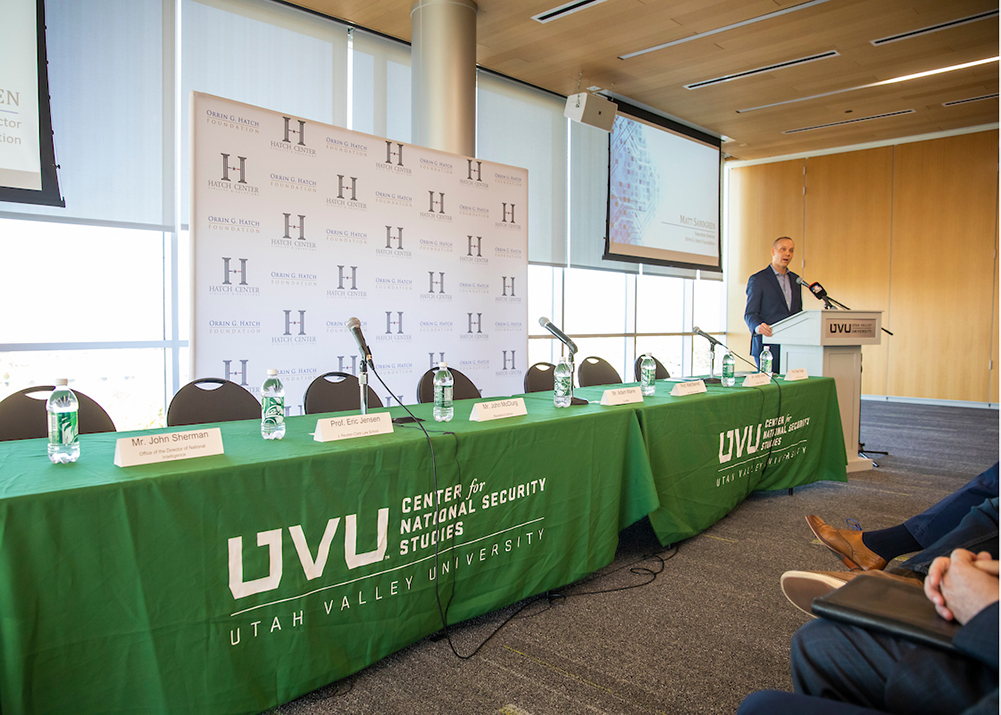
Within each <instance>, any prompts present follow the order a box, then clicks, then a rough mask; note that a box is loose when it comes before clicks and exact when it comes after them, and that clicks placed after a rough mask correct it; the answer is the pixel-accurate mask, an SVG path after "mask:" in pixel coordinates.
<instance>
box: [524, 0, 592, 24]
mask: <svg viewBox="0 0 1001 715" xmlns="http://www.w3.org/2000/svg"><path fill="white" fill-rule="evenodd" d="M603 2H605V0H577V2H568V3H566V4H565V5H560V6H559V7H554V8H553V9H552V10H546V11H545V12H540V13H539V14H538V15H532V19H533V20H535V21H536V22H541V23H547V22H552V21H553V20H559V19H560V18H561V17H566V16H567V15H571V14H573V13H575V12H580V11H581V10H586V9H587V8H589V7H591V6H592V5H600V4H601V3H603Z"/></svg>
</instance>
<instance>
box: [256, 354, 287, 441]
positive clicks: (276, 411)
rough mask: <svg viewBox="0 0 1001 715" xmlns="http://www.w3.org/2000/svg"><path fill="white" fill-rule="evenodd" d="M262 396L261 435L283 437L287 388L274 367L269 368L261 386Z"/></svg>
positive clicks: (272, 437) (266, 437) (267, 437)
mask: <svg viewBox="0 0 1001 715" xmlns="http://www.w3.org/2000/svg"><path fill="white" fill-rule="evenodd" d="M261 398H262V400H261V436H262V437H263V438H264V439H281V438H282V437H284V436H285V388H284V386H282V381H281V380H279V379H278V371H277V370H275V369H274V368H270V369H269V370H268V376H267V378H265V380H264V384H263V385H262V386H261Z"/></svg>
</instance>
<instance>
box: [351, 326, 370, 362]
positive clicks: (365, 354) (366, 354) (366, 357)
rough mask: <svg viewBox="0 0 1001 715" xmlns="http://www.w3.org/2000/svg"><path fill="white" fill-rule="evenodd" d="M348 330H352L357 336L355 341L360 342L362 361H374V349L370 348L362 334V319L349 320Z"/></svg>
mask: <svg viewBox="0 0 1001 715" xmlns="http://www.w3.org/2000/svg"><path fill="white" fill-rule="evenodd" d="M348 330H350V331H351V334H352V335H353V336H354V337H355V342H356V343H358V349H359V350H360V351H361V357H362V361H364V362H369V363H370V362H372V351H371V350H369V349H368V345H367V344H366V343H365V336H363V335H362V334H361V321H360V320H358V318H351V319H350V320H348Z"/></svg>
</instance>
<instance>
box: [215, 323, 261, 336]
mask: <svg viewBox="0 0 1001 715" xmlns="http://www.w3.org/2000/svg"><path fill="white" fill-rule="evenodd" d="M208 332H209V335H260V334H261V321H259V320H212V319H210V320H209V321H208Z"/></svg>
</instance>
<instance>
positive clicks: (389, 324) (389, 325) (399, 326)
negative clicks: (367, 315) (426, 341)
mask: <svg viewBox="0 0 1001 715" xmlns="http://www.w3.org/2000/svg"><path fill="white" fill-rule="evenodd" d="M394 325H395V326H396V333H397V335H403V311H402V310H398V311H396V320H393V313H392V311H389V310H387V311H386V335H392V333H393V326H394Z"/></svg>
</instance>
